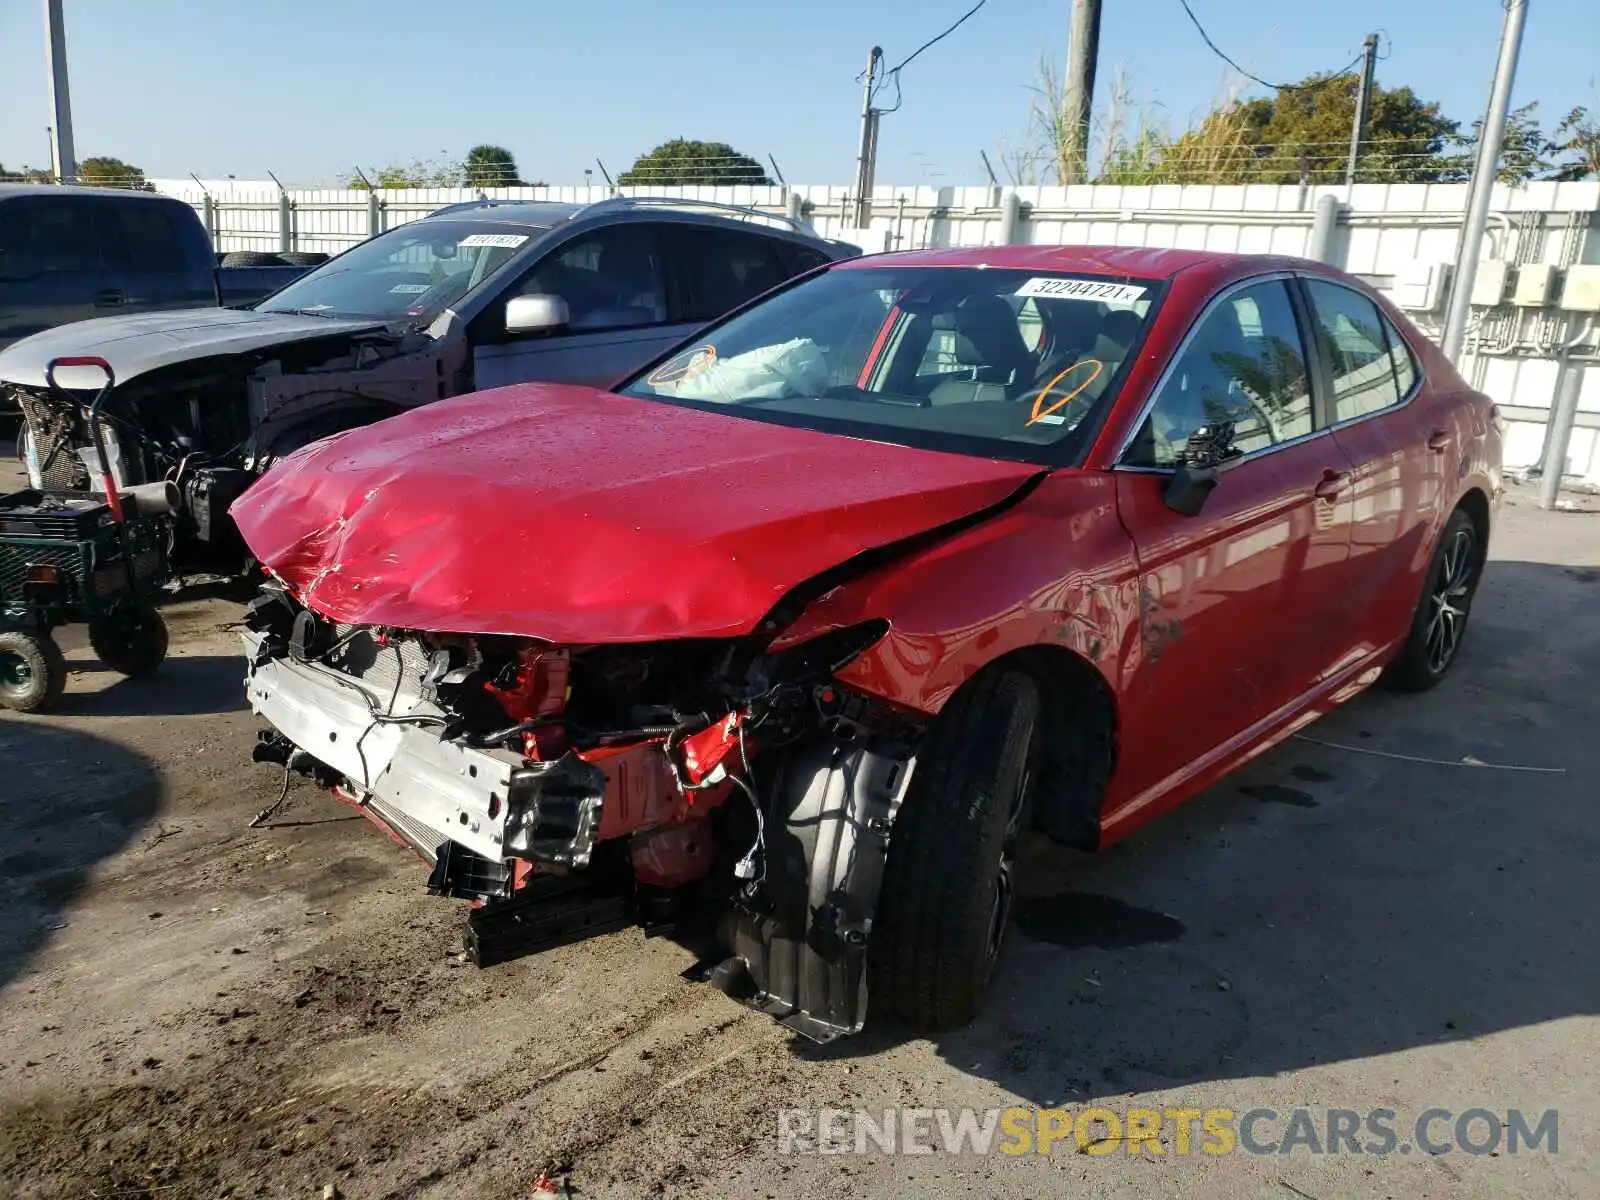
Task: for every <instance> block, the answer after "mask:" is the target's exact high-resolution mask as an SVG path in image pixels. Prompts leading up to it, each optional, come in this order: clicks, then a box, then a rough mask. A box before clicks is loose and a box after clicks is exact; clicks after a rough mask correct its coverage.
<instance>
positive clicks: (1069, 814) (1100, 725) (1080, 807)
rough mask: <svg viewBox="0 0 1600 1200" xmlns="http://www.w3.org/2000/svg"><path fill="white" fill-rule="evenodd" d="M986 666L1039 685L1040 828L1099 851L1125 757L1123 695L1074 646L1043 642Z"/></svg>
mask: <svg viewBox="0 0 1600 1200" xmlns="http://www.w3.org/2000/svg"><path fill="white" fill-rule="evenodd" d="M984 670H985V672H988V671H1006V670H1011V671H1021V672H1023V673H1025V674H1026V675H1028V677H1029V678H1031V679H1032V680H1033V681H1034V684H1035V686H1036V687H1038V689H1039V698H1040V703H1041V716H1042V729H1041V730H1040V736H1042V737H1044V739H1045V745H1044V751H1043V754H1044V759H1043V776H1042V778H1041V779H1040V781H1039V785H1038V788H1039V790H1038V793H1037V797H1036V800H1035V805H1034V826H1035V828H1037V829H1038V830H1040V831H1041V832H1042V833H1045V834H1047V835H1049V836H1050V837H1051V838H1052V839H1053V840H1055V841H1057V842H1060V843H1061V844H1062V845H1066V846H1072V847H1074V848H1075V849H1079V850H1085V851H1089V852H1093V851H1095V850H1097V849H1099V846H1100V806H1101V804H1102V803H1103V802H1104V800H1105V794H1106V787H1107V785H1108V784H1109V783H1110V781H1111V772H1112V770H1113V769H1114V768H1115V766H1116V761H1117V706H1116V699H1115V697H1114V696H1113V694H1112V691H1111V688H1110V686H1109V685H1108V684H1107V683H1106V680H1105V678H1104V676H1102V675H1101V674H1100V672H1099V671H1098V670H1096V669H1095V667H1094V665H1093V664H1092V663H1090V662H1089V661H1088V660H1087V659H1085V658H1082V657H1080V656H1079V655H1078V654H1076V653H1074V652H1073V651H1071V650H1067V649H1064V648H1063V647H1060V646H1050V645H1042V644H1041V645H1033V646H1024V647H1022V648H1020V649H1018V650H1013V651H1011V652H1010V653H1008V654H1004V655H1001V656H1000V657H999V658H997V659H995V660H994V661H993V662H992V663H990V664H989V665H988V666H987V667H985V668H984ZM970 684H971V681H970V680H969V681H968V683H967V684H963V685H962V686H963V687H966V686H970Z"/></svg>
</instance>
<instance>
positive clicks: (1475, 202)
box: [1439, 0, 1528, 365]
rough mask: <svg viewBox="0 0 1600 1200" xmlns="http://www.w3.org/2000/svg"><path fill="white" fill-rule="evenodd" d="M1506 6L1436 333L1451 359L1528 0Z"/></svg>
mask: <svg viewBox="0 0 1600 1200" xmlns="http://www.w3.org/2000/svg"><path fill="white" fill-rule="evenodd" d="M1505 6H1506V19H1505V22H1504V23H1503V24H1502V25H1501V27H1500V60H1499V62H1497V63H1496V64H1495V70H1494V86H1493V87H1492V88H1490V89H1489V111H1488V112H1487V113H1485V114H1484V118H1483V127H1482V128H1481V129H1479V131H1478V158H1477V161H1476V162H1475V163H1474V164H1473V167H1472V181H1471V183H1470V184H1469V185H1468V188H1467V213H1466V223H1465V225H1464V226H1463V227H1462V230H1461V257H1460V261H1459V262H1457V263H1456V277H1455V282H1454V283H1453V284H1451V285H1450V308H1449V311H1448V312H1447V313H1446V314H1445V318H1444V334H1443V336H1442V337H1441V338H1440V339H1439V348H1440V349H1441V350H1443V351H1444V356H1445V357H1446V358H1448V359H1449V360H1450V361H1451V362H1456V361H1457V360H1458V359H1459V358H1460V356H1461V347H1462V345H1463V343H1465V341H1466V337H1467V317H1468V315H1469V314H1470V313H1471V311H1472V282H1473V279H1474V278H1475V277H1476V276H1477V274H1478V256H1479V253H1480V251H1481V250H1482V249H1483V231H1484V228H1485V226H1487V225H1488V223H1489V203H1490V201H1491V200H1492V199H1493V198H1494V181H1495V175H1496V174H1497V173H1498V171H1499V167H1500V143H1501V141H1502V140H1503V139H1504V137H1505V131H1506V116H1507V115H1508V114H1509V113H1510V111H1511V85H1512V84H1513V83H1514V82H1515V81H1516V76H1517V56H1518V54H1520V53H1521V50H1522V29H1523V26H1524V25H1526V24H1527V20H1528V0H1505ZM1458 365H1459V364H1458Z"/></svg>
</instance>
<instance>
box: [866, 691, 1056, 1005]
mask: <svg viewBox="0 0 1600 1200" xmlns="http://www.w3.org/2000/svg"><path fill="white" fill-rule="evenodd" d="M1040 711H1041V706H1040V701H1039V692H1038V689H1037V688H1036V687H1035V686H1034V683H1033V681H1032V680H1031V679H1030V678H1029V677H1028V676H1026V675H1024V674H1021V673H1020V672H1016V671H998V670H996V671H990V672H987V673H985V674H982V675H980V676H978V677H977V678H976V679H974V680H973V681H971V682H970V683H969V684H967V685H966V686H965V687H964V688H962V689H961V691H959V692H957V693H956V695H955V696H954V697H952V698H951V700H950V702H949V704H948V705H947V706H946V707H945V709H944V711H943V712H942V713H941V714H940V716H939V719H938V722H937V724H936V725H935V727H934V729H933V730H932V731H930V735H929V738H928V749H927V750H926V752H925V753H924V754H923V755H922V756H921V757H920V759H919V760H918V762H917V766H916V774H915V775H914V776H913V777H912V781H911V788H910V790H909V792H908V793H907V795H906V798H905V801H904V803H903V805H902V806H901V810H900V812H899V814H898V815H897V816H896V818H895V823H894V828H893V831H892V833H891V834H890V841H889V856H888V861H887V862H886V863H885V864H884V875H883V887H882V889H881V891H880V893H879V895H880V897H881V899H880V900H879V905H878V914H877V920H876V922H875V927H874V929H873V932H872V943H871V950H870V971H869V974H868V986H869V988H870V989H871V999H872V1003H873V1006H874V1007H875V1008H881V1009H882V1010H885V1011H887V1012H889V1013H891V1014H892V1015H894V1016H897V1017H899V1018H901V1019H902V1020H905V1021H908V1022H910V1023H911V1024H913V1025H915V1026H917V1027H918V1028H922V1029H935V1030H936V1029H951V1028H954V1027H956V1026H958V1025H964V1024H966V1023H967V1022H968V1021H970V1020H972V1018H973V1017H975V1016H977V1014H978V1011H979V1009H980V1008H981V1007H982V1004H983V996H984V993H985V991H987V989H988V985H989V981H990V979H991V978H992V977H993V974H994V968H995V964H996V963H997V962H998V960H999V956H1000V950H1001V947H1002V945H1003V943H1004V936H1005V931H1006V927H1007V925H1008V924H1009V918H1010V912H1011V899H1012V897H1013V896H1014V894H1015V886H1016V883H1015V869H1014V864H1013V858H1014V854H1015V850H1016V845H1017V842H1018V841H1019V840H1020V839H1021V836H1022V834H1023V833H1024V832H1025V831H1026V830H1027V828H1028V821H1029V817H1030V815H1031V814H1030V807H1031V799H1032V797H1031V792H1032V790H1033V784H1034V781H1035V780H1036V779H1037V777H1038V772H1037V770H1036V760H1037V753H1038V746H1039V738H1038V736H1037V730H1038V727H1039V716H1040Z"/></svg>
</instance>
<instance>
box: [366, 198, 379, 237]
mask: <svg viewBox="0 0 1600 1200" xmlns="http://www.w3.org/2000/svg"><path fill="white" fill-rule="evenodd" d="M382 232H383V201H382V200H380V199H379V198H378V193H377V192H375V191H373V190H372V189H371V188H368V189H367V236H368V237H377V236H378V235H379V234H380V233H382Z"/></svg>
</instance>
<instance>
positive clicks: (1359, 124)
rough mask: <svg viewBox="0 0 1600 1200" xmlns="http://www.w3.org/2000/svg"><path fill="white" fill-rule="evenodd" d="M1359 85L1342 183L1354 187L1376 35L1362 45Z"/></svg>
mask: <svg viewBox="0 0 1600 1200" xmlns="http://www.w3.org/2000/svg"><path fill="white" fill-rule="evenodd" d="M1361 45H1362V51H1361V57H1362V67H1361V83H1360V85H1359V86H1358V87H1357V89H1356V123H1355V125H1354V126H1353V127H1352V128H1351V130H1350V164H1349V166H1347V167H1346V168H1345V172H1344V181H1345V184H1346V185H1347V186H1350V187H1354V186H1355V182H1356V160H1357V159H1358V158H1360V157H1361V139H1362V137H1363V136H1364V135H1365V134H1366V131H1367V117H1368V116H1369V115H1370V114H1371V112H1372V73H1373V71H1374V70H1375V69H1376V67H1377V65H1378V35H1377V34H1375V33H1369V34H1367V40H1366V41H1364V42H1363V43H1362V44H1361Z"/></svg>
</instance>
